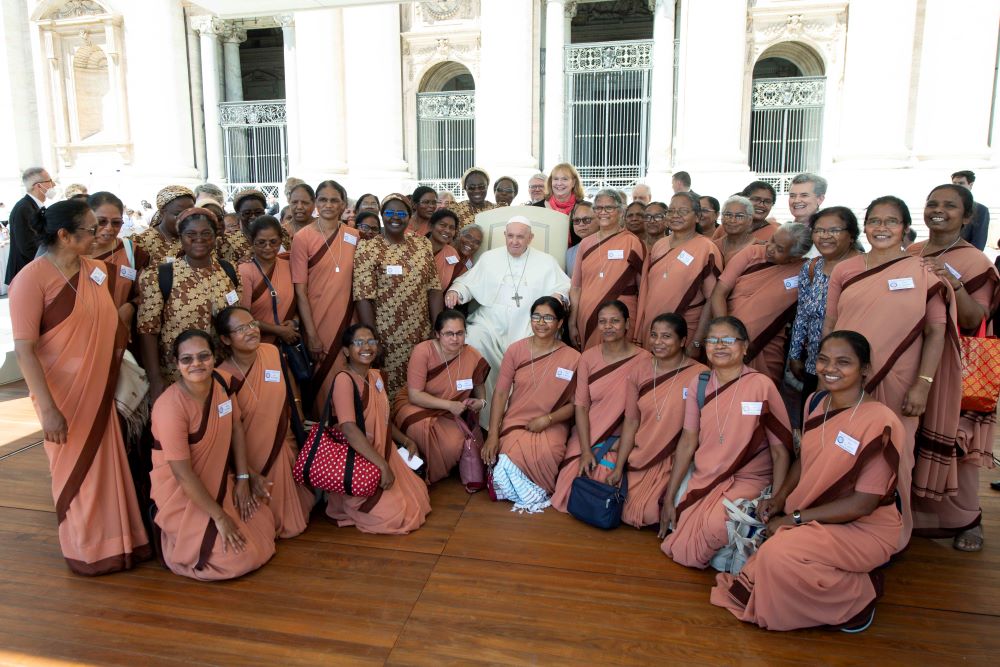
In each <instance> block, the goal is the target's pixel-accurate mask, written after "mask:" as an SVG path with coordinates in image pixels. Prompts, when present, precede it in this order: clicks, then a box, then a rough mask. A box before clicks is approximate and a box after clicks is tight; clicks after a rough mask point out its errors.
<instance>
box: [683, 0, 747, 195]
mask: <svg viewBox="0 0 1000 667" xmlns="http://www.w3.org/2000/svg"><path fill="white" fill-rule="evenodd" d="M746 12H747V3H746V0H716V1H715V2H687V3H684V9H683V10H682V11H681V17H680V20H681V42H680V53H679V59H680V65H681V68H680V78H679V81H678V91H677V95H678V107H677V135H676V155H677V158H676V160H675V161H674V165H673V166H674V168H677V169H683V170H685V171H688V172H690V173H691V175H692V176H693V177H694V180H695V184H694V189H695V190H698V188H699V183H700V184H701V185H702V187H704V185H706V184H708V183H711V185H712V188H713V190H714V191H716V192H735V191H737V190H739V189H741V188H742V187H743V186H744V185H746V181H747V178H746V177H747V173H748V172H749V167H748V166H747V156H746V152H745V151H744V150H743V149H742V148H741V138H742V127H743V125H744V123H748V122H749V118H750V101H749V100H748V99H747V100H744V99H741V98H742V97H743V94H742V91H743V88H744V72H745V70H746V49H747V39H746V20H747V19H746ZM706 91H717V93H718V94H715V95H711V94H706Z"/></svg>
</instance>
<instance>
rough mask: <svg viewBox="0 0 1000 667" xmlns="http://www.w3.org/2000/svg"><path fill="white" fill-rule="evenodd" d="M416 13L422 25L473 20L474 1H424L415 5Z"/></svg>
mask: <svg viewBox="0 0 1000 667" xmlns="http://www.w3.org/2000/svg"><path fill="white" fill-rule="evenodd" d="M414 13H415V14H416V15H417V16H418V17H419V18H420V19H421V21H420V22H421V23H423V24H425V25H429V24H432V23H434V22H435V21H456V20H460V19H471V18H473V14H474V11H473V7H472V0H424V2H418V3H416V4H415V5H414Z"/></svg>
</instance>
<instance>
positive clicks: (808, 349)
mask: <svg viewBox="0 0 1000 667" xmlns="http://www.w3.org/2000/svg"><path fill="white" fill-rule="evenodd" d="M825 264H826V262H825V260H824V259H823V258H822V257H817V258H816V260H815V261H812V262H806V263H805V264H803V265H802V270H801V271H799V309H798V312H797V313H796V314H795V322H794V323H793V324H792V338H791V347H790V348H789V350H788V358H789V359H801V358H802V352H803V351H804V352H805V353H806V372H807V373H809V374H811V375H816V355H818V354H819V343H820V341H821V340H823V320H824V318H825V317H826V292H827V289H829V287H830V276H828V275H826V274H825V273H823V267H824V265H825ZM810 273H811V274H812V275H810Z"/></svg>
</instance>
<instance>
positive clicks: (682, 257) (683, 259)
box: [677, 250, 694, 266]
mask: <svg viewBox="0 0 1000 667" xmlns="http://www.w3.org/2000/svg"><path fill="white" fill-rule="evenodd" d="M677 259H678V261H680V263H681V264H683V265H684V266H691V262H693V261H694V255H692V254H691V253H689V252H688V251H687V250H681V252H680V254H679V255H677Z"/></svg>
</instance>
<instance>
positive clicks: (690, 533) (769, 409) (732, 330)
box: [659, 317, 792, 568]
mask: <svg viewBox="0 0 1000 667" xmlns="http://www.w3.org/2000/svg"><path fill="white" fill-rule="evenodd" d="M747 338H748V336H747V331H746V327H744V326H743V323H742V322H740V321H739V320H738V319H736V318H735V317H719V318H716V319H714V320H712V321H711V322H710V323H709V326H708V336H707V337H706V338H705V351H706V352H707V353H708V362H709V364H710V365H711V367H712V371H711V373H710V374H709V375H708V377H707V378H706V380H705V383H704V385H703V386H702V377H705V376H704V374H702V375H699V377H698V378H696V379H695V380H694V381H693V382H692V383H691V384H690V385H688V400H687V401H686V402H685V406H684V411H685V415H684V432H683V433H682V434H681V439H680V441H679V442H678V444H677V451H676V453H675V454H674V463H673V466H672V468H671V471H670V482H669V484H668V485H667V492H666V495H665V496H664V498H663V511H662V513H661V515H660V531H659V535H660V537H661V538H664V537H665V538H666V539H664V540H663V544H662V545H661V546H660V548H661V549H662V550H663V553H665V554H666V555H667V556H669V557H670V558H672V559H673V560H674V561H675V562H677V563H680V564H681V565H686V566H688V567H697V568H705V567H707V566H708V564H709V563H710V562H711V560H712V558H713V557H714V556H715V554H716V552H718V551H719V549H721V548H722V547H724V546H726V544H728V542H729V536H728V534H727V530H726V519H727V516H728V515H727V512H726V507H725V505H724V504H723V503H722V500H723V498H728V499H729V500H733V501H735V500H738V499H740V498H745V499H753V498H758V497H759V496H760V495H761V492H762V491H763V490H764V489H765V488H767V487H768V486H771V485H772V483H773V484H774V486H775V487H777V488H780V487H781V485H782V484H783V483H784V481H785V475H786V473H787V472H788V465H789V462H790V461H791V458H792V433H791V430H790V427H789V424H788V413H787V412H786V411H785V404H784V402H783V401H782V399H781V395H780V394H779V393H778V388H777V387H775V386H774V382H772V381H771V379H770V378H768V377H767V376H766V375H764V374H763V373H758V372H757V371H755V370H753V369H752V368H749V367H747V366H746V364H745V363H744V361H743V360H744V356H745V355H746V352H747ZM699 394H700V395H701V396H704V402H703V403H702V405H701V406H700V407H699V405H698V403H699ZM692 464H693V465H692ZM671 529H672V530H671Z"/></svg>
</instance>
